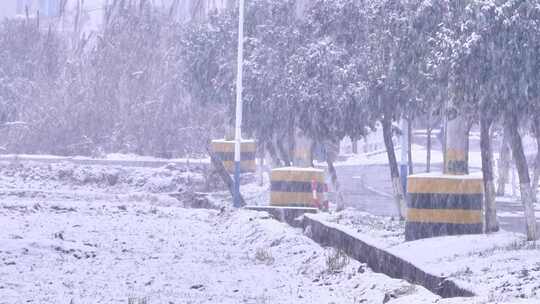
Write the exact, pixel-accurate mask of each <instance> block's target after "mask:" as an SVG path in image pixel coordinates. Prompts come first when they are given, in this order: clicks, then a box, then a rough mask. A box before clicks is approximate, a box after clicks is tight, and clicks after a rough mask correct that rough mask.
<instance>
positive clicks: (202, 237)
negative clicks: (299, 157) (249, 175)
mask: <svg viewBox="0 0 540 304" xmlns="http://www.w3.org/2000/svg"><path fill="white" fill-rule="evenodd" d="M113 173H114V174H113ZM0 176H1V180H0V187H1V189H2V191H1V200H0V218H1V219H2V220H1V221H0V228H1V229H0V244H1V245H0V263H1V264H0V278H1V279H0V303H128V299H130V298H133V299H147V303H383V301H387V302H388V301H390V302H389V303H393V302H394V303H395V302H399V301H401V300H406V299H414V300H413V302H414V303H432V302H434V301H436V300H437V299H438V297H437V296H435V295H433V294H431V293H429V292H428V291H426V290H425V289H424V288H422V287H419V286H414V285H411V284H409V283H407V282H405V281H402V280H396V279H390V278H388V277H386V276H384V275H382V274H376V273H373V272H371V271H370V270H369V269H368V268H367V267H366V266H365V265H362V264H360V263H359V262H356V261H354V260H350V259H348V258H346V257H345V256H342V255H339V254H338V252H336V251H334V250H332V249H326V248H321V247H320V246H319V245H317V244H316V243H314V242H313V241H311V240H310V239H309V238H307V237H306V236H304V235H303V232H302V231H301V230H298V229H293V228H291V227H289V226H287V225H285V224H282V223H279V222H277V221H275V220H273V219H270V218H269V216H268V215H267V214H266V213H258V212H252V211H247V210H231V209H230V208H224V209H221V210H207V209H187V208H184V207H183V206H184V205H185V204H184V203H183V202H179V201H177V200H176V199H173V198H171V197H169V196H168V195H166V194H165V193H166V192H169V191H174V189H175V188H178V187H180V188H187V187H197V185H199V184H201V182H202V181H201V180H200V179H201V176H200V174H199V173H196V172H182V171H181V170H177V169H175V168H173V167H168V168H158V169H148V168H139V169H133V168H132V169H125V168H105V167H101V166H77V165H73V164H63V163H60V164H55V165H46V164H37V163H17V164H9V163H1V164H0ZM111 176H115V177H111ZM188 177H189V178H188ZM194 181H197V182H194ZM257 187H258V186H252V188H253V189H255V190H256V189H257ZM248 188H249V187H248ZM254 192H256V191H254ZM223 200H225V198H223ZM409 301H410V300H409Z"/></svg>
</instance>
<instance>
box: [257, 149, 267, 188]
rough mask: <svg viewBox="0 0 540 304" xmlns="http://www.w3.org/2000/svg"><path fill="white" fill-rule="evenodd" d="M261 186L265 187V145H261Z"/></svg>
mask: <svg viewBox="0 0 540 304" xmlns="http://www.w3.org/2000/svg"><path fill="white" fill-rule="evenodd" d="M258 150H259V186H261V187H262V186H263V185H264V156H265V154H266V153H265V151H264V145H259V149H258Z"/></svg>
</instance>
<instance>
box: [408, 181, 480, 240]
mask: <svg viewBox="0 0 540 304" xmlns="http://www.w3.org/2000/svg"><path fill="white" fill-rule="evenodd" d="M407 193H408V196H409V197H408V208H407V222H406V225H405V239H406V240H407V241H412V240H417V239H421V238H429V237H435V236H443V235H460V234H475V233H482V229H483V222H482V200H483V193H484V188H483V181H482V178H481V177H477V176H471V175H446V174H417V175H411V176H409V177H408V179H407Z"/></svg>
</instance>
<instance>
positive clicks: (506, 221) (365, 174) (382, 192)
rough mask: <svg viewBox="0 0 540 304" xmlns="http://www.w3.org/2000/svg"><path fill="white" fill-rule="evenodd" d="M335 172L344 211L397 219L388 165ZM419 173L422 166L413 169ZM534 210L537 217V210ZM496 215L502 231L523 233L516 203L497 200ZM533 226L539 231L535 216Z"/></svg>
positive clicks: (539, 209)
mask: <svg viewBox="0 0 540 304" xmlns="http://www.w3.org/2000/svg"><path fill="white" fill-rule="evenodd" d="M432 167H433V168H434V169H433V170H434V171H436V170H439V171H440V168H441V164H435V165H433V166H432ZM336 169H337V173H338V178H339V180H340V184H341V189H342V191H343V194H344V199H345V205H346V206H347V207H353V208H357V209H359V210H362V211H366V212H369V213H371V214H374V215H381V216H397V210H396V205H395V202H394V200H393V199H392V196H391V193H392V184H391V182H390V170H389V167H388V165H354V166H353V165H350V166H349V165H348V166H338V167H336ZM423 169H424V168H423V166H419V167H418V168H417V170H423ZM535 208H536V210H535V211H536V212H537V214H539V213H540V207H539V206H536V207H535ZM497 212H498V218H499V223H500V226H501V228H502V229H504V230H507V231H512V232H519V233H525V220H524V218H523V207H522V205H521V203H520V202H519V201H517V200H515V199H512V198H509V197H504V198H499V199H498V200H497ZM537 226H538V227H539V228H540V217H539V216H537Z"/></svg>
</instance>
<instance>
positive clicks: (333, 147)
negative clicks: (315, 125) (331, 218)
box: [325, 141, 345, 211]
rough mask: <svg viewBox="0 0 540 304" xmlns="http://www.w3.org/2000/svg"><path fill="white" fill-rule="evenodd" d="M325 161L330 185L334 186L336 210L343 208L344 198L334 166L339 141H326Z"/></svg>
mask: <svg viewBox="0 0 540 304" xmlns="http://www.w3.org/2000/svg"><path fill="white" fill-rule="evenodd" d="M325 145H326V163H327V164H328V173H330V177H331V180H332V186H333V187H334V192H335V194H336V197H335V199H336V205H337V210H338V211H340V210H343V209H345V200H344V198H343V194H342V193H341V187H340V185H339V180H338V176H337V171H336V168H335V167H334V162H335V161H336V159H337V157H338V155H339V141H337V142H331V141H328V142H327V143H326V144H325Z"/></svg>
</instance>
